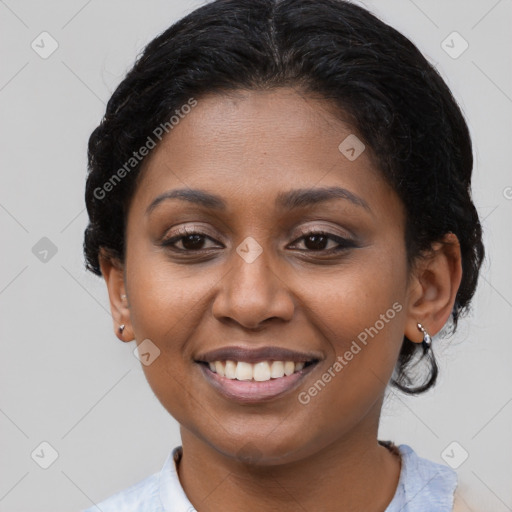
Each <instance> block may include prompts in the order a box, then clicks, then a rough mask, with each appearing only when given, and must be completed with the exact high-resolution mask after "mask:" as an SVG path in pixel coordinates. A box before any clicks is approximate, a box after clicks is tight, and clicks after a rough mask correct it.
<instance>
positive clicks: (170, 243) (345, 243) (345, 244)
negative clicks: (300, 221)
mask: <svg viewBox="0 0 512 512" xmlns="http://www.w3.org/2000/svg"><path fill="white" fill-rule="evenodd" d="M191 235H198V236H201V237H203V238H207V239H209V240H212V241H214V240H213V239H212V238H211V237H209V236H208V235H206V234H205V233H201V232H200V231H198V230H196V229H193V228H182V229H181V230H179V231H178V232H177V234H176V235H175V236H173V237H171V238H169V239H167V240H164V241H163V242H162V246H164V247H166V248H169V249H170V250H171V251H174V252H178V253H191V254H192V253H195V254H201V253H204V252H205V251H208V250H209V249H197V250H193V249H179V248H177V247H174V244H175V243H176V242H179V241H180V240H182V239H183V238H186V237H187V236H191ZM314 235H316V236H325V237H327V238H328V239H330V240H334V241H335V242H337V243H338V247H335V248H331V249H319V250H317V251H315V250H313V249H302V252H311V253H322V254H335V253H339V252H343V251H346V250H347V249H350V248H353V247H356V244H355V242H353V241H352V240H350V239H348V238H343V237H340V236H337V235H333V234H332V233H328V232H326V231H322V230H318V231H315V230H312V231H304V232H303V233H302V234H301V236H300V237H299V238H296V239H295V240H294V242H293V243H295V242H297V241H298V240H303V239H305V238H308V237H309V236H314Z"/></svg>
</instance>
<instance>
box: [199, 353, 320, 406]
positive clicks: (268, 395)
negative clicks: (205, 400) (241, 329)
mask: <svg viewBox="0 0 512 512" xmlns="http://www.w3.org/2000/svg"><path fill="white" fill-rule="evenodd" d="M320 359H322V355H321V354H319V353H316V352H315V353H313V352H298V351H293V350H289V349H284V348H280V347H260V348H254V349H247V348H245V347H240V346H234V347H223V348H219V349H216V350H212V351H210V352H207V353H205V354H203V355H200V356H198V357H197V358H196V360H195V361H196V363H199V365H200V366H201V370H202V372H203V375H204V376H205V377H206V379H207V381H208V382H209V383H210V384H211V385H212V386H213V387H214V388H215V389H216V390H217V391H220V392H221V393H222V394H223V395H224V396H226V397H228V398H230V399H232V400H235V401H241V402H257V401H261V400H269V399H272V398H276V397H278V396H281V395H282V394H283V393H285V392H287V391H290V390H292V389H293V388H295V387H297V386H298V385H299V383H300V381H301V380H302V379H303V378H304V376H305V375H307V374H308V373H309V372H310V371H311V370H312V369H313V367H314V366H315V365H316V363H318V361H319V360H320Z"/></svg>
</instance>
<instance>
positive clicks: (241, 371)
mask: <svg viewBox="0 0 512 512" xmlns="http://www.w3.org/2000/svg"><path fill="white" fill-rule="evenodd" d="M215 366H217V363H215ZM252 375H253V371H252V364H250V363H243V362H242V361H240V362H238V363H237V365H236V373H235V378H236V379H237V380H252Z"/></svg>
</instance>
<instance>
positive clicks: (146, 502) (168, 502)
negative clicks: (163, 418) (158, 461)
mask: <svg viewBox="0 0 512 512" xmlns="http://www.w3.org/2000/svg"><path fill="white" fill-rule="evenodd" d="M398 450H399V451H400V455H401V457H402V469H401V472H400V479H399V482H398V486H397V489H396V492H395V496H394V497H393V499H392V500H391V503H390V504H389V505H388V507H387V508H386V510H385V512H427V511H428V512H451V510H452V508H453V494H454V492H455V488H456V487H457V474H456V473H455V471H454V470H453V469H451V468H449V467H448V466H444V465H442V464H438V463H436V462H432V461H430V460H427V459H424V458H422V457H419V456H418V455H417V454H416V452H415V451H414V450H413V449H412V448H411V447H410V446H408V445H406V444H401V445H400V446H398ZM179 454H180V447H177V448H174V450H172V452H171V453H170V454H169V456H168V457H167V459H166V461H165V464H164V466H163V468H162V469H161V471H160V472H158V473H154V474H153V475H151V476H148V477H147V478H145V479H144V480H142V481H140V482H138V483H136V484H134V485H132V486H130V487H128V488H127V489H124V490H123V491H120V492H117V493H116V494H114V495H112V496H110V497H109V498H107V499H106V500H104V501H102V502H100V503H98V504H97V505H95V506H92V507H90V508H88V509H87V510H85V511H83V512H100V511H101V512H195V509H194V507H193V506H192V505H191V503H190V501H189V500H188V498H187V496H186V494H185V492H184V491H183V488H182V487H181V484H180V481H179V478H178V473H177V471H176V460H178V459H179Z"/></svg>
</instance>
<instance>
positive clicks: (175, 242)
mask: <svg viewBox="0 0 512 512" xmlns="http://www.w3.org/2000/svg"><path fill="white" fill-rule="evenodd" d="M207 241H211V242H215V240H213V239H212V238H210V237H209V236H207V235H206V234H204V233H201V232H199V231H195V230H191V229H183V230H181V231H178V234H177V235H176V236H173V237H170V238H167V239H166V240H164V241H163V242H162V246H164V247H167V248H169V249H171V250H172V251H176V252H194V251H202V250H206V249H210V248H211V247H205V244H206V242H207ZM215 243H217V242H215Z"/></svg>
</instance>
